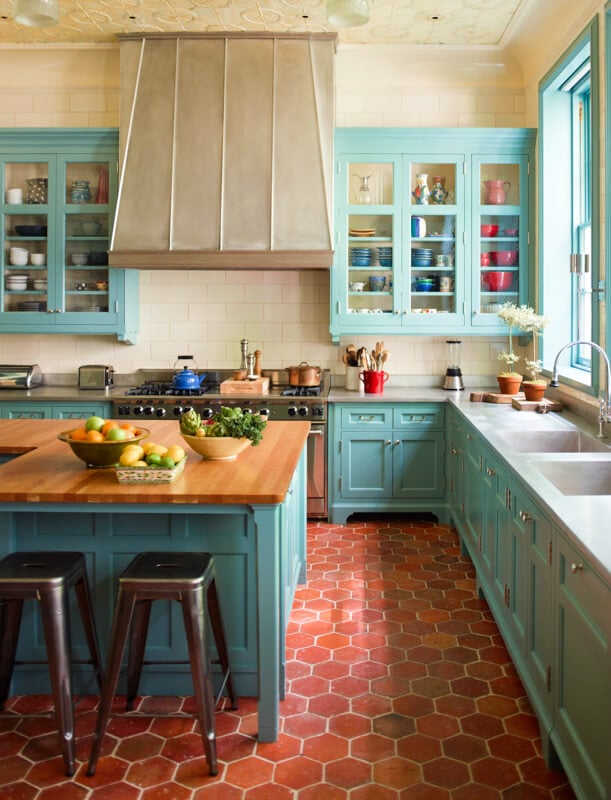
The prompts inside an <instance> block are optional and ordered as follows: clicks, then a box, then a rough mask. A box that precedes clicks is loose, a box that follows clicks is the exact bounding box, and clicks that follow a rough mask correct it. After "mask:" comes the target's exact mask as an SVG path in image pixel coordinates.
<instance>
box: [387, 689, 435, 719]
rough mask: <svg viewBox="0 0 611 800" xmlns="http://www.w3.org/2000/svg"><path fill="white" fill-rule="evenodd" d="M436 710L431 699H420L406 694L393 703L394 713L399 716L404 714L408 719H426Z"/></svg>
mask: <svg viewBox="0 0 611 800" xmlns="http://www.w3.org/2000/svg"><path fill="white" fill-rule="evenodd" d="M434 709H435V705H434V703H433V701H432V700H431V698H430V697H418V696H417V695H412V694H406V695H404V696H403V697H398V698H396V699H395V700H394V701H393V711H395V713H397V714H404V715H405V716H406V717H413V718H417V717H426V716H428V715H429V714H431V713H432V712H433V711H434Z"/></svg>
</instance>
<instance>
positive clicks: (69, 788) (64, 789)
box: [37, 783, 89, 800]
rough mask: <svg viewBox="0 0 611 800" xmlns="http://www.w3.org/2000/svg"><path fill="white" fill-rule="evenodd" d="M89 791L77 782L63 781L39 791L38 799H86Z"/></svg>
mask: <svg viewBox="0 0 611 800" xmlns="http://www.w3.org/2000/svg"><path fill="white" fill-rule="evenodd" d="M88 794H89V792H88V790H87V789H86V788H85V787H84V786H77V785H76V784H75V783H61V784H59V786H51V787H49V788H47V789H43V790H42V791H41V792H39V793H38V797H37V800H86V798H87V796H88Z"/></svg>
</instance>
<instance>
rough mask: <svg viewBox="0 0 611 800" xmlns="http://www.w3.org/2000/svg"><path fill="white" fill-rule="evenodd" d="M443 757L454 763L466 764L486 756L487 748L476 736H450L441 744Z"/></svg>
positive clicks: (462, 734) (461, 734) (460, 734)
mask: <svg viewBox="0 0 611 800" xmlns="http://www.w3.org/2000/svg"><path fill="white" fill-rule="evenodd" d="M442 747H443V752H444V755H446V756H447V757H448V758H453V759H455V760H456V761H464V762H466V763H467V764H469V763H471V762H472V761H477V760H478V759H480V758H484V757H485V756H487V755H488V748H487V747H486V743H485V741H484V740H483V739H479V738H477V737H476V736H469V735H467V734H464V733H459V734H458V735H457V736H451V737H450V738H449V739H446V740H445V741H444V742H443V743H442Z"/></svg>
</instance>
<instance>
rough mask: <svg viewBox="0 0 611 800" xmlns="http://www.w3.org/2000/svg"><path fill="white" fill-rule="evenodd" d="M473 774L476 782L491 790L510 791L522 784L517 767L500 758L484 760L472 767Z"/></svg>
mask: <svg viewBox="0 0 611 800" xmlns="http://www.w3.org/2000/svg"><path fill="white" fill-rule="evenodd" d="M471 772H472V773H473V778H474V780H475V781H476V782H478V783H483V784H484V786H490V787H491V788H496V789H501V790H502V789H508V788H509V787H510V786H513V785H514V784H516V783H519V782H520V774H519V772H518V769H517V767H516V765H515V764H511V763H510V762H509V761H503V760H502V759H500V758H493V757H490V758H483V759H482V760H481V761H477V762H476V763H475V764H472V765H471Z"/></svg>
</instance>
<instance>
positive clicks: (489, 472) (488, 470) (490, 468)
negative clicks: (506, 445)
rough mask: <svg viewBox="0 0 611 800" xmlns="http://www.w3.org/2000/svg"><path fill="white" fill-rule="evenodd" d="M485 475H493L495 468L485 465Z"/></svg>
mask: <svg viewBox="0 0 611 800" xmlns="http://www.w3.org/2000/svg"><path fill="white" fill-rule="evenodd" d="M486 475H487V476H488V477H489V478H491V477H492V476H493V475H496V470H495V469H493V468H492V467H486Z"/></svg>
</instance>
